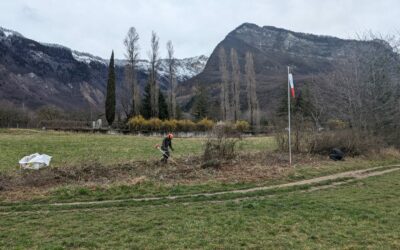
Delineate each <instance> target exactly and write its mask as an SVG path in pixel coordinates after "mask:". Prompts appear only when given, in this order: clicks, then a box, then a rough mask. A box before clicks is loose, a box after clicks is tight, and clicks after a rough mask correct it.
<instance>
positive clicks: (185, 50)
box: [0, 0, 400, 59]
mask: <svg viewBox="0 0 400 250" xmlns="http://www.w3.org/2000/svg"><path fill="white" fill-rule="evenodd" d="M0 13H1V14H0V27H3V28H8V29H12V30H15V31H18V32H20V33H21V34H23V35H24V36H25V37H28V38H31V39H33V40H36V41H40V42H46V43H56V44H61V45H64V46H67V47H70V48H71V49H74V50H78V51H82V52H88V53H91V54H93V55H96V56H100V57H103V58H109V56H110V54H111V50H114V51H115V56H116V58H120V59H122V58H123V57H124V46H123V39H124V37H125V35H126V33H127V31H128V29H129V27H131V26H133V27H135V28H136V30H137V31H138V33H139V36H140V40H139V43H140V49H141V50H140V57H141V58H147V54H148V50H149V48H150V46H149V44H150V36H151V32H152V31H153V30H154V31H155V32H156V33H157V34H158V36H159V37H160V52H161V56H166V43H167V41H168V40H171V41H172V43H173V44H174V48H175V56H176V57H177V58H183V57H191V56H197V55H203V54H204V55H209V54H211V52H212V51H213V49H214V47H215V46H216V45H217V44H218V43H219V42H220V41H221V40H223V39H224V37H225V36H226V35H227V34H228V33H229V32H230V31H232V30H233V29H235V28H236V27H237V26H239V25H240V24H242V23H244V22H250V23H255V24H257V25H259V26H264V25H269V26H276V27H280V28H285V29H289V30H293V31H298V32H305V33H313V34H320V35H330V36H337V37H340V38H354V37H356V36H357V34H362V33H365V32H370V31H372V32H374V33H379V34H382V35H387V34H397V35H399V34H400V31H399V30H400V1H399V0H0Z"/></svg>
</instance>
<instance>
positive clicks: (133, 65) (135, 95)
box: [121, 27, 140, 117]
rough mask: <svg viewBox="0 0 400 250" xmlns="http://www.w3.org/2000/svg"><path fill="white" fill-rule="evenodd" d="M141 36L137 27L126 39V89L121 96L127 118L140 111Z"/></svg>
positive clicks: (129, 32) (133, 28) (130, 30)
mask: <svg viewBox="0 0 400 250" xmlns="http://www.w3.org/2000/svg"><path fill="white" fill-rule="evenodd" d="M138 41H139V35H138V33H137V32H136V29H135V27H130V28H129V30H128V33H127V34H126V37H125V39H124V46H125V58H126V59H127V61H128V63H127V65H126V66H125V69H124V71H125V81H124V83H125V88H126V91H123V93H122V96H121V105H122V108H123V110H124V112H125V115H126V116H127V117H129V116H131V115H138V114H139V110H140V90H139V87H138V84H137V62H138V58H139V43H138Z"/></svg>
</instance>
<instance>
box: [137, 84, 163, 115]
mask: <svg viewBox="0 0 400 250" xmlns="http://www.w3.org/2000/svg"><path fill="white" fill-rule="evenodd" d="M158 93H159V94H158V110H159V115H158V118H160V119H162V120H165V119H169V113H168V104H167V102H166V100H165V97H164V95H163V93H162V92H161V90H159V92H158ZM151 98H152V97H151V86H150V83H148V84H147V85H146V87H145V88H144V96H143V101H142V106H141V111H140V114H141V115H142V116H143V117H144V118H145V119H150V118H153V115H152V106H151V100H152V99H151Z"/></svg>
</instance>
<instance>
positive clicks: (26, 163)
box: [19, 153, 51, 170]
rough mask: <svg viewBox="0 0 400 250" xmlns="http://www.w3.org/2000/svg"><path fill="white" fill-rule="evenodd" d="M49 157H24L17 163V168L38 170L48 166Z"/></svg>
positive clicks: (33, 155) (37, 154)
mask: <svg viewBox="0 0 400 250" xmlns="http://www.w3.org/2000/svg"><path fill="white" fill-rule="evenodd" d="M50 161H51V156H49V155H46V154H42V155H41V154H39V153H35V154H32V155H28V156H25V157H24V158H22V159H21V160H20V161H19V166H20V167H21V168H23V169H35V170H37V169H40V168H43V167H47V166H49V165H50Z"/></svg>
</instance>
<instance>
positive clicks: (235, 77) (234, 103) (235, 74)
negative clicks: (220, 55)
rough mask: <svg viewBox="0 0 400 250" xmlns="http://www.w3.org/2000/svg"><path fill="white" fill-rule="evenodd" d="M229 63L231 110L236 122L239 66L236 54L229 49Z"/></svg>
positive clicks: (233, 50) (238, 114) (237, 114)
mask: <svg viewBox="0 0 400 250" xmlns="http://www.w3.org/2000/svg"><path fill="white" fill-rule="evenodd" d="M231 63H232V84H231V93H232V99H233V100H232V108H233V110H232V111H233V120H234V121H237V120H239V118H240V66H239V59H238V55H237V52H236V50H235V49H234V48H232V49H231Z"/></svg>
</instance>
